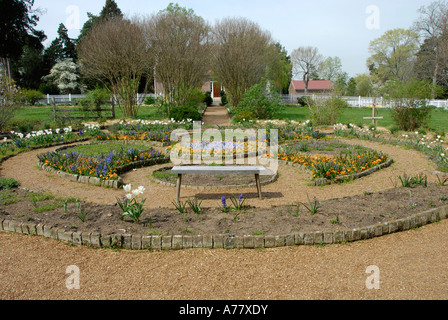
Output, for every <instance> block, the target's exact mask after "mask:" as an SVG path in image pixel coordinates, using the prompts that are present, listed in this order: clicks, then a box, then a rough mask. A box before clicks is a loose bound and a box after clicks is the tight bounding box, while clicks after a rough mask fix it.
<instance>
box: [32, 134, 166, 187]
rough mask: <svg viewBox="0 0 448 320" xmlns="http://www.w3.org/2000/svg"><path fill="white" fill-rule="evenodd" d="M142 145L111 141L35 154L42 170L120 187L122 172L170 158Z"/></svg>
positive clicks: (65, 177)
mask: <svg viewBox="0 0 448 320" xmlns="http://www.w3.org/2000/svg"><path fill="white" fill-rule="evenodd" d="M136 147H142V145H137V146H136V145H133V144H130V143H120V142H110V143H101V144H96V143H93V144H88V145H77V146H68V147H62V148H60V149H57V150H56V151H54V152H47V153H43V154H40V155H39V156H38V160H39V161H38V165H39V167H40V168H42V169H43V170H46V171H49V172H53V173H57V174H58V176H60V177H61V178H64V179H67V180H70V181H73V182H79V183H84V184H92V185H96V186H101V187H108V188H115V189H119V188H121V187H122V186H123V179H122V178H121V177H120V175H121V174H123V173H125V172H127V171H130V170H133V169H137V168H141V167H145V166H153V165H156V164H164V163H167V162H169V159H168V158H166V157H165V155H164V154H163V153H161V152H160V151H157V150H155V149H153V148H152V147H146V148H145V149H143V150H142V151H140V150H138V149H136Z"/></svg>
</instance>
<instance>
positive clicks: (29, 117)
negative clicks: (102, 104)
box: [12, 106, 164, 129]
mask: <svg viewBox="0 0 448 320" xmlns="http://www.w3.org/2000/svg"><path fill="white" fill-rule="evenodd" d="M59 108H60V109H63V110H70V109H72V108H73V109H74V110H76V108H77V107H66V106H60V107H59ZM115 113H116V118H117V119H121V118H122V117H123V113H122V112H121V110H120V108H117V107H116V108H115ZM80 115H82V114H81V113H79V114H78V113H76V114H73V115H72V116H80ZM163 118H164V117H163V116H162V115H161V113H160V112H159V110H158V108H157V107H153V106H141V107H140V109H139V113H138V118H137V119H141V120H162V119H163ZM12 122H13V125H15V126H20V125H26V124H28V125H30V124H35V125H37V124H38V123H39V124H41V125H45V124H47V125H48V126H49V127H51V126H57V125H58V124H56V123H55V121H54V120H53V107H51V106H42V107H22V108H20V109H19V110H18V111H17V112H16V114H15V116H14V119H13V120H12ZM36 129H37V128H36Z"/></svg>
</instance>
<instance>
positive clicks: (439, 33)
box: [413, 1, 448, 97]
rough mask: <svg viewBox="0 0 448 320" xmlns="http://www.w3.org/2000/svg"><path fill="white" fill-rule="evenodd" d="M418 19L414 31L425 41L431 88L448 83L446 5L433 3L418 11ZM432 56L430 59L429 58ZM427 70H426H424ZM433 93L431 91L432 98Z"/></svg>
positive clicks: (444, 3) (447, 12) (447, 4)
mask: <svg viewBox="0 0 448 320" xmlns="http://www.w3.org/2000/svg"><path fill="white" fill-rule="evenodd" d="M419 13H420V17H419V19H418V20H417V21H416V22H415V23H414V27H413V28H414V30H415V31H416V32H418V33H419V34H420V36H422V37H423V39H424V40H425V43H424V47H425V48H424V50H423V53H425V52H424V51H425V50H427V53H428V49H429V51H430V55H428V54H425V57H424V58H425V60H426V61H425V62H426V63H425V67H427V66H428V63H427V60H428V58H430V60H431V62H432V63H431V70H430V72H431V73H432V74H431V77H432V82H433V86H434V88H435V86H436V85H437V84H438V83H439V82H440V81H445V82H446V83H448V78H447V77H446V74H447V72H446V71H447V68H448V47H447V38H448V3H447V2H446V1H435V2H433V3H431V4H430V5H428V6H427V7H425V6H423V7H421V8H420V9H419ZM431 56H432V57H431ZM426 69H427V68H426ZM434 95H435V91H434V90H433V97H434Z"/></svg>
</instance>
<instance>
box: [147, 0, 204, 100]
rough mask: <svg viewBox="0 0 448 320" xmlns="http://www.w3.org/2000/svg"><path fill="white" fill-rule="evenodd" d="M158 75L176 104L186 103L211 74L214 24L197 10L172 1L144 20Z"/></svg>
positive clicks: (156, 74)
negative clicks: (211, 33) (188, 8)
mask: <svg viewBox="0 0 448 320" xmlns="http://www.w3.org/2000/svg"><path fill="white" fill-rule="evenodd" d="M141 25H142V26H143V28H144V34H145V39H146V45H147V47H148V48H149V50H150V51H151V53H152V55H153V56H154V59H155V72H154V73H155V77H156V79H157V80H159V81H160V82H161V83H162V85H163V87H164V91H165V97H166V98H167V99H168V102H169V103H170V104H172V105H182V104H184V103H185V101H187V99H188V98H189V96H190V94H191V93H192V90H193V89H195V88H198V87H201V86H202V85H203V83H204V81H205V79H206V76H207V75H208V74H210V41H209V40H210V27H209V25H208V24H207V23H206V22H205V21H204V19H203V18H201V17H199V16H197V15H196V14H195V13H194V12H193V10H187V9H185V8H181V7H179V6H178V5H173V4H170V5H169V6H168V8H167V9H165V10H163V11H160V12H159V13H157V14H155V15H153V16H151V17H149V18H145V19H143V20H142V22H141Z"/></svg>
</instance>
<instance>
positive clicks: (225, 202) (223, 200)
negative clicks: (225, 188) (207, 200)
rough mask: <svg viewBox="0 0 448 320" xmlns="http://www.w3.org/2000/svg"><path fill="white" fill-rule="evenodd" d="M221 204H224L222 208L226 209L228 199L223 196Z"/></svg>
mask: <svg viewBox="0 0 448 320" xmlns="http://www.w3.org/2000/svg"><path fill="white" fill-rule="evenodd" d="M221 202H222V207H223V208H224V209H225V208H227V201H226V197H225V196H223V197H222V198H221Z"/></svg>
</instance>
